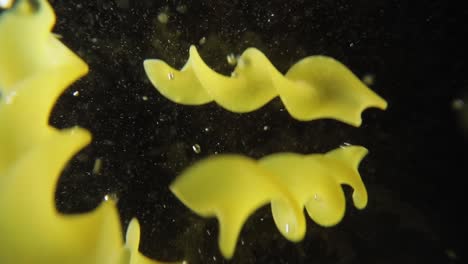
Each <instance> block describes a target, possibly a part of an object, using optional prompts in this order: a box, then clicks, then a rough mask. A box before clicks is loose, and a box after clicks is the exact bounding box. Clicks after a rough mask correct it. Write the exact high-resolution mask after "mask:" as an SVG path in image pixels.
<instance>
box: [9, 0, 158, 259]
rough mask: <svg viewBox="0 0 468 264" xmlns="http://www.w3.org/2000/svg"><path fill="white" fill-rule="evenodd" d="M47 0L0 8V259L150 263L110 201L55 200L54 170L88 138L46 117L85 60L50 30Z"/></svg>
mask: <svg viewBox="0 0 468 264" xmlns="http://www.w3.org/2000/svg"><path fill="white" fill-rule="evenodd" d="M54 22H55V15H54V12H53V10H52V7H51V6H50V5H49V4H48V2H47V1H46V0H34V1H32V0H17V1H16V3H15V5H14V6H13V7H12V8H11V9H10V10H7V11H5V12H3V13H2V14H1V16H0V212H1V215H0V234H1V239H0V263H2V264H18V263H21V264H22V263H47V264H62V263H69V264H90V263H95V264H116V263H118V264H124V263H132V264H150V263H153V264H155V263H160V262H156V261H153V260H150V259H148V258H146V257H145V256H143V255H142V254H141V253H140V252H139V251H138V245H139V237H140V229H139V224H138V221H137V220H136V219H133V220H132V221H131V223H130V225H129V228H128V230H127V242H126V244H125V243H124V242H123V238H122V232H121V227H120V219H119V215H118V212H117V208H116V205H115V202H113V201H107V202H103V203H102V204H101V205H100V206H99V207H98V208H97V209H96V210H94V211H92V212H90V213H86V214H74V215H63V214H60V213H59V212H57V210H56V208H55V197H54V195H55V188H56V184H57V180H58V177H59V176H60V174H61V171H62V169H63V168H64V167H65V165H66V164H67V162H68V161H69V160H70V159H71V158H72V156H73V155H74V154H76V152H78V151H79V150H80V149H81V148H83V147H84V146H85V145H87V144H88V143H89V142H90V141H91V135H90V133H89V132H87V131H85V130H84V129H81V128H78V127H74V128H69V129H63V130H58V129H56V128H54V127H51V126H49V125H48V119H49V115H50V111H51V109H52V107H53V105H54V103H55V101H56V100H57V98H58V97H59V95H60V94H61V93H62V92H63V91H64V90H65V89H66V88H67V86H69V85H70V84H71V83H72V82H74V81H75V80H76V79H78V78H79V77H81V76H83V75H84V74H86V73H87V71H88V66H87V65H86V63H85V62H84V61H82V60H81V59H80V58H79V57H78V56H76V55H75V54H74V53H73V52H72V51H70V50H69V49H68V48H67V47H65V46H64V45H63V44H62V43H61V42H60V41H59V40H58V39H57V38H56V37H55V36H54V35H53V34H52V33H51V32H50V30H51V28H52V26H53V24H54Z"/></svg>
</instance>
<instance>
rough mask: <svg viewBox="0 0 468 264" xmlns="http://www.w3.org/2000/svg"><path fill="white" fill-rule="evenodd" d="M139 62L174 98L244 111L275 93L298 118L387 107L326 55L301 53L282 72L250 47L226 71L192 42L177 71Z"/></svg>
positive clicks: (343, 116) (346, 115) (347, 117)
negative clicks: (221, 71) (204, 56)
mask: <svg viewBox="0 0 468 264" xmlns="http://www.w3.org/2000/svg"><path fill="white" fill-rule="evenodd" d="M144 66H145V71H146V74H147V75H148V78H149V79H150V81H151V83H152V84H153V85H154V86H155V87H156V89H157V90H158V91H159V92H160V93H161V94H162V95H164V96H165V97H167V98H169V99H170V100H172V101H174V102H176V103H180V104H186V105H201V104H206V103H209V102H212V101H215V102H216V103H218V104H219V105H220V106H222V107H224V108H225V109H227V110H229V111H232V112H238V113H245V112H250V111H254V110H256V109H258V108H260V107H262V106H263V105H265V104H266V103H268V102H269V101H270V100H272V99H273V98H274V97H276V96H278V95H279V96H280V98H281V100H282V101H283V103H284V105H285V107H286V109H287V110H288V112H289V113H290V114H291V116H292V117H294V118H296V119H298V120H301V121H308V120H314V119H320V118H333V119H336V120H339V121H342V122H345V123H348V124H351V125H354V126H360V125H361V122H362V120H361V113H362V111H364V110H365V109H366V108H369V107H377V108H380V109H386V107H387V102H386V101H385V100H384V99H382V98H381V97H380V96H378V95H377V94H375V93H374V92H373V91H371V90H370V89H369V88H367V87H366V85H365V84H364V83H363V82H361V81H360V80H359V79H358V78H357V77H356V76H355V75H354V74H353V73H352V72H351V71H350V70H349V69H348V68H346V66H344V65H343V64H341V63H340V62H338V61H336V60H334V59H333V58H330V57H326V56H310V57H307V58H304V59H302V60H300V61H299V62H297V63H296V64H294V65H293V66H292V67H291V68H290V69H289V71H288V72H287V73H286V74H285V75H284V76H283V75H282V74H281V73H280V72H279V71H278V70H277V69H276V68H275V67H274V66H273V65H272V64H271V62H270V61H269V60H268V58H267V57H266V56H265V55H264V54H263V53H262V52H260V51H259V50H257V49H255V48H249V49H247V50H246V51H245V52H244V53H243V54H242V56H241V57H240V58H239V62H238V64H237V66H236V68H235V69H234V71H233V73H232V75H231V77H227V76H224V75H221V74H219V73H217V72H215V71H213V70H212V69H210V68H209V66H207V65H206V64H205V62H204V61H203V60H202V59H201V57H200V55H199V54H198V51H197V49H196V48H195V46H191V47H190V57H189V59H188V61H187V63H186V64H185V66H184V67H183V68H182V69H181V70H180V71H179V70H176V69H174V68H172V67H171V66H169V65H168V64H167V63H165V62H164V61H162V60H157V59H149V60H145V62H144Z"/></svg>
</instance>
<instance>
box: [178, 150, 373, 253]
mask: <svg viewBox="0 0 468 264" xmlns="http://www.w3.org/2000/svg"><path fill="white" fill-rule="evenodd" d="M366 154H367V149H365V148H364V147H360V146H347V147H343V148H338V149H335V150H333V151H330V152H328V153H326V154H311V155H300V154H295V153H278V154H273V155H269V156H266V157H264V158H262V159H260V160H258V161H255V160H252V159H250V158H247V157H244V156H240V155H218V156H213V157H211V158H208V159H205V160H203V161H200V162H198V163H196V164H195V165H193V166H192V167H190V168H188V169H187V170H186V171H184V172H183V173H182V174H181V175H180V176H179V177H178V178H177V179H176V180H175V181H174V182H173V183H172V185H171V186H170V189H171V191H172V192H173V193H174V194H175V195H176V196H177V197H178V198H179V199H180V200H181V201H182V202H183V203H184V204H185V205H186V206H187V207H189V208H190V209H191V210H193V211H194V212H195V213H197V214H199V215H201V216H204V217H211V216H216V217H217V218H218V221H219V229H220V230H219V233H220V236H219V240H218V243H219V247H220V250H221V253H222V254H223V255H224V256H225V257H227V258H231V257H232V255H233V253H234V249H235V246H236V242H237V238H238V236H239V233H240V230H241V228H242V225H243V224H244V222H245V221H246V219H247V218H248V217H249V215H251V214H252V213H253V212H254V211H255V210H257V209H258V208H259V207H261V206H263V205H265V204H267V203H270V202H271V209H272V214H273V218H274V221H275V224H276V226H277V228H278V230H279V231H280V232H281V234H283V236H285V237H286V238H287V239H289V240H291V241H300V240H302V239H303V238H304V235H305V231H306V226H305V225H306V224H305V223H306V221H305V217H304V214H303V208H304V207H305V208H306V210H307V212H308V214H309V216H310V217H311V218H312V219H313V220H314V221H315V222H317V223H318V224H319V225H322V226H332V225H335V224H337V223H338V222H339V221H341V219H342V218H343V215H344V212H345V196H344V193H343V190H342V188H341V184H346V185H349V186H351V187H352V188H353V189H354V193H353V202H354V205H355V206H356V207H357V208H359V209H363V208H364V207H365V206H366V204H367V191H366V188H365V186H364V184H363V182H362V180H361V177H360V175H359V172H358V166H359V163H360V161H361V160H362V158H363V157H364V156H365V155H366Z"/></svg>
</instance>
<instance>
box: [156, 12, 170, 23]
mask: <svg viewBox="0 0 468 264" xmlns="http://www.w3.org/2000/svg"><path fill="white" fill-rule="evenodd" d="M158 21H159V23H161V24H167V22H168V21H169V15H168V14H167V13H164V12H161V13H159V15H158Z"/></svg>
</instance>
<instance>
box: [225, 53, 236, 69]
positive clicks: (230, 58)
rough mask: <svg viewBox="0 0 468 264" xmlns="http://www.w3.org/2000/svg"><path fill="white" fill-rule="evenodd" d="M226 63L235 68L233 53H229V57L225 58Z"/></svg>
mask: <svg viewBox="0 0 468 264" xmlns="http://www.w3.org/2000/svg"><path fill="white" fill-rule="evenodd" d="M226 59H227V62H228V64H229V65H231V66H235V65H236V64H237V58H236V55H234V53H230V54H229V55H227V56H226Z"/></svg>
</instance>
